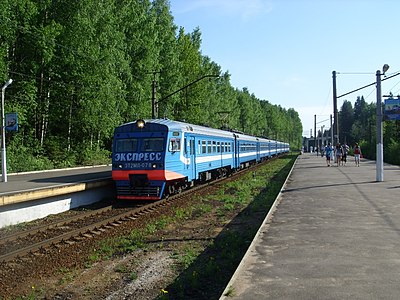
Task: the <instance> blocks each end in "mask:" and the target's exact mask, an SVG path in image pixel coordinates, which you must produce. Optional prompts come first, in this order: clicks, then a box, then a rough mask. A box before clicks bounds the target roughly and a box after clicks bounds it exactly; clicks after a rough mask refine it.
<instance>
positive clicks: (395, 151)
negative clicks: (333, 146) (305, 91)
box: [320, 96, 400, 165]
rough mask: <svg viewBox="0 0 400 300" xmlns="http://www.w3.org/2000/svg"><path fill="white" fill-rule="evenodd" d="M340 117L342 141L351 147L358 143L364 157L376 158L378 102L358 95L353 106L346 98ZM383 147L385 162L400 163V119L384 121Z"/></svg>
mask: <svg viewBox="0 0 400 300" xmlns="http://www.w3.org/2000/svg"><path fill="white" fill-rule="evenodd" d="M338 119H339V139H340V143H347V144H348V145H349V146H350V147H352V146H354V144H355V143H358V144H359V145H360V146H361V149H362V153H363V156H364V157H366V158H369V159H376V103H375V102H372V103H367V102H366V101H365V99H364V96H358V97H357V99H356V101H355V103H354V107H353V105H352V102H350V101H348V100H345V101H344V102H343V105H342V107H341V108H340V110H339V116H338ZM320 134H321V133H320ZM327 134H329V136H330V132H328V133H327ZM383 149H384V161H385V162H387V163H390V164H396V165H400V156H399V153H400V121H384V122H383Z"/></svg>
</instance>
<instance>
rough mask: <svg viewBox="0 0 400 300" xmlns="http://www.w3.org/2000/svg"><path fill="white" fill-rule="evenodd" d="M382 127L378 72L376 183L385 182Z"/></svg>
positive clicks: (379, 76) (378, 74)
mask: <svg viewBox="0 0 400 300" xmlns="http://www.w3.org/2000/svg"><path fill="white" fill-rule="evenodd" d="M388 68H389V67H388ZM385 71H386V70H384V72H385ZM382 127H383V125H382V92H381V71H380V70H378V71H376V181H383V136H382Z"/></svg>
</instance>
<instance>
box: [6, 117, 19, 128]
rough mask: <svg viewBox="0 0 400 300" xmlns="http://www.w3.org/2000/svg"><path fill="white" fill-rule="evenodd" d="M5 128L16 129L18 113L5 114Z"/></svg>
mask: <svg viewBox="0 0 400 300" xmlns="http://www.w3.org/2000/svg"><path fill="white" fill-rule="evenodd" d="M6 130H7V131H18V113H8V114H6Z"/></svg>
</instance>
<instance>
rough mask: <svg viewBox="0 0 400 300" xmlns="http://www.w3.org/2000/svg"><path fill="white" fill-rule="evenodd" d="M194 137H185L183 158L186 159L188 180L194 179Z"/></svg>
mask: <svg viewBox="0 0 400 300" xmlns="http://www.w3.org/2000/svg"><path fill="white" fill-rule="evenodd" d="M195 145H196V144H195V137H194V136H190V135H189V136H186V137H185V158H186V162H187V164H186V169H187V170H188V176H189V180H194V179H196V151H195V150H196V149H195Z"/></svg>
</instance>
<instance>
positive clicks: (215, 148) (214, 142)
mask: <svg viewBox="0 0 400 300" xmlns="http://www.w3.org/2000/svg"><path fill="white" fill-rule="evenodd" d="M212 152H213V153H216V152H217V142H216V141H213V150H212Z"/></svg>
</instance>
